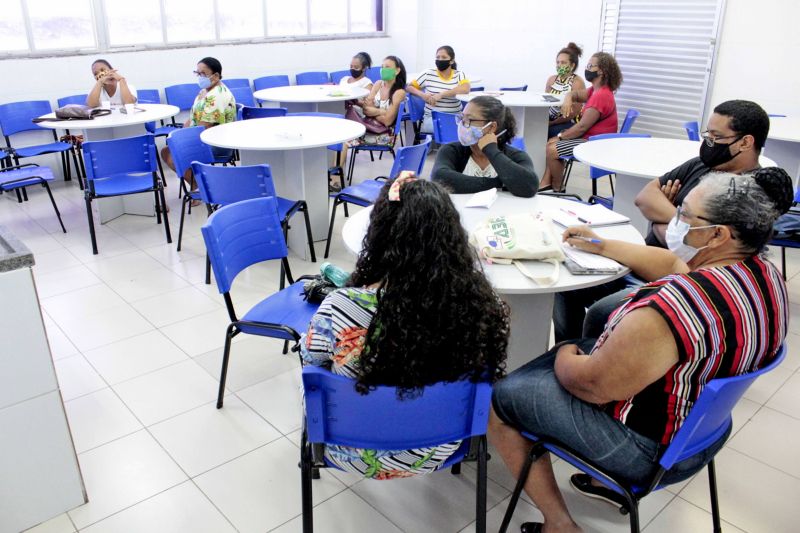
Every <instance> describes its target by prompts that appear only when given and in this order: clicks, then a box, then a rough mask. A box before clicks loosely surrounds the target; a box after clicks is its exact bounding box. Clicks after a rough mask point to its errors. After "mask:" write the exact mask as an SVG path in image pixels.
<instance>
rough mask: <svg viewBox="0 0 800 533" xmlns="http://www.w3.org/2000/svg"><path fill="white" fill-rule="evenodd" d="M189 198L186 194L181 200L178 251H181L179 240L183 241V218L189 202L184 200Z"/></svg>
mask: <svg viewBox="0 0 800 533" xmlns="http://www.w3.org/2000/svg"><path fill="white" fill-rule="evenodd" d="M187 199H189V197H188V196H184V197H183V201H182V202H181V223H180V225H179V226H178V251H179V252H180V251H181V242H183V219H184V218H185V217H186V204H187V203H191V202H187V201H186V200H187Z"/></svg>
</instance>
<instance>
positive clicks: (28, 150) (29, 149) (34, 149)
mask: <svg viewBox="0 0 800 533" xmlns="http://www.w3.org/2000/svg"><path fill="white" fill-rule="evenodd" d="M69 150H72V145H71V144H69V143H62V142H54V143H49V144H37V145H36V146H26V147H24V148H16V152H17V155H18V156H19V157H33V156H37V155H42V154H52V153H53V152H67V151H69Z"/></svg>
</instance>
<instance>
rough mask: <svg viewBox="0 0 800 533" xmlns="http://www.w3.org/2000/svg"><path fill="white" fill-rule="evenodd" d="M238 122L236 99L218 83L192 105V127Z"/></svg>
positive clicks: (200, 93) (201, 94)
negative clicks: (200, 124) (204, 124)
mask: <svg viewBox="0 0 800 533" xmlns="http://www.w3.org/2000/svg"><path fill="white" fill-rule="evenodd" d="M235 120H236V99H235V98H234V96H233V93H232V92H231V91H230V90H229V89H228V88H227V87H225V84H224V83H218V84H217V85H216V86H215V87H213V88H211V89H209V90H205V89H204V90H202V91H200V92H199V93H198V94H197V97H196V98H195V99H194V104H192V126H197V125H198V124H199V123H200V122H208V123H210V124H227V123H228V122H233V121H235Z"/></svg>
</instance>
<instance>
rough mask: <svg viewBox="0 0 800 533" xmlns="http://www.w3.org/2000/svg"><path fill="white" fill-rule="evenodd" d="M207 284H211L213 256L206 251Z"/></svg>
mask: <svg viewBox="0 0 800 533" xmlns="http://www.w3.org/2000/svg"><path fill="white" fill-rule="evenodd" d="M206 285H211V258H210V257H208V253H206Z"/></svg>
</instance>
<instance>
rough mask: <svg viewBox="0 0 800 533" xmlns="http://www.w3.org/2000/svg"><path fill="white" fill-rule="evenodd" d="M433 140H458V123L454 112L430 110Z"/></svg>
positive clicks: (449, 141) (442, 142)
mask: <svg viewBox="0 0 800 533" xmlns="http://www.w3.org/2000/svg"><path fill="white" fill-rule="evenodd" d="M431 118H432V121H433V140H434V142H436V144H449V143H454V142H458V125H457V124H456V115H455V113H442V112H440V111H432V112H431Z"/></svg>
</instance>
